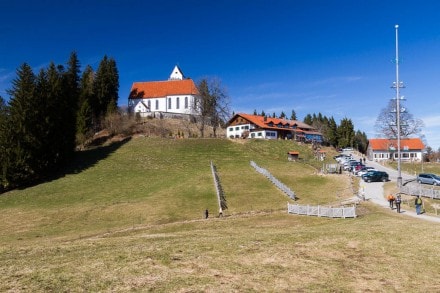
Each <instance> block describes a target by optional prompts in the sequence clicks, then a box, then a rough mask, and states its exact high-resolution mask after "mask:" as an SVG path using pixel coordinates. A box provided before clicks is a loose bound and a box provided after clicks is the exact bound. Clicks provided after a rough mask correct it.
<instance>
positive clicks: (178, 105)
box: [176, 97, 180, 109]
mask: <svg viewBox="0 0 440 293" xmlns="http://www.w3.org/2000/svg"><path fill="white" fill-rule="evenodd" d="M179 108H180V98H179V97H177V98H176V109H179Z"/></svg>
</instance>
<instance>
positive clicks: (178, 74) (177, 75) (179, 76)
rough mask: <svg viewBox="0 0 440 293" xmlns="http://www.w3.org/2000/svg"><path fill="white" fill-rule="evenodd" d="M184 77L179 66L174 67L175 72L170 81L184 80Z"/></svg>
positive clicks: (172, 73)
mask: <svg viewBox="0 0 440 293" xmlns="http://www.w3.org/2000/svg"><path fill="white" fill-rule="evenodd" d="M183 78H184V76H183V73H182V70H180V68H179V66H177V65H176V66H174V69H173V71H172V72H171V74H170V78H168V80H183Z"/></svg>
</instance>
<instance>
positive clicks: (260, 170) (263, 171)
mask: <svg viewBox="0 0 440 293" xmlns="http://www.w3.org/2000/svg"><path fill="white" fill-rule="evenodd" d="M251 166H252V167H254V169H255V170H256V171H257V172H258V173H260V174H263V175H264V176H266V177H267V179H269V180H270V182H272V183H273V184H274V185H275V186H276V187H277V188H278V189H279V190H281V191H282V192H284V193H285V194H286V195H287V196H288V197H290V198H291V199H293V200H295V192H293V191H292V190H290V188H289V187H287V186H286V185H284V184H283V183H281V182H280V181H279V180H278V179H276V178H275V177H274V176H273V175H272V174H270V172H269V171H267V170H266V169H264V168H261V167H260V166H258V165H257V164H256V163H255V162H254V161H251Z"/></svg>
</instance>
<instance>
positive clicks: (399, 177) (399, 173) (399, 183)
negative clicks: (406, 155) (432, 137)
mask: <svg viewBox="0 0 440 293" xmlns="http://www.w3.org/2000/svg"><path fill="white" fill-rule="evenodd" d="M395 29H396V81H395V82H393V86H392V87H393V88H395V89H396V118H397V119H396V120H397V121H396V122H397V187H399V188H400V187H401V186H402V171H401V166H400V165H401V149H400V123H401V121H400V112H401V110H400V100H401V97H400V89H401V88H404V87H405V86H404V85H403V82H401V81H400V80H399V25H397V24H396V25H395Z"/></svg>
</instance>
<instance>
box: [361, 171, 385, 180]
mask: <svg viewBox="0 0 440 293" xmlns="http://www.w3.org/2000/svg"><path fill="white" fill-rule="evenodd" d="M388 177H389V176H388V173H387V172H383V171H368V172H367V173H365V174H364V175H362V179H363V180H364V181H365V182H377V181H382V182H386V181H388Z"/></svg>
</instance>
